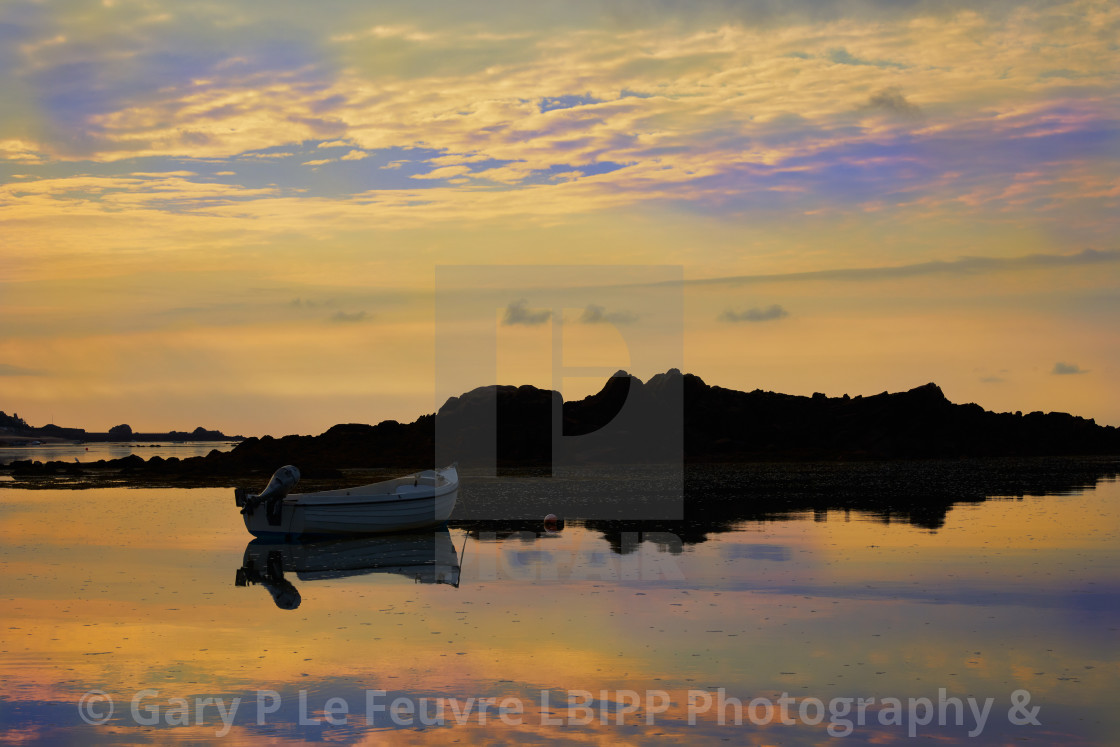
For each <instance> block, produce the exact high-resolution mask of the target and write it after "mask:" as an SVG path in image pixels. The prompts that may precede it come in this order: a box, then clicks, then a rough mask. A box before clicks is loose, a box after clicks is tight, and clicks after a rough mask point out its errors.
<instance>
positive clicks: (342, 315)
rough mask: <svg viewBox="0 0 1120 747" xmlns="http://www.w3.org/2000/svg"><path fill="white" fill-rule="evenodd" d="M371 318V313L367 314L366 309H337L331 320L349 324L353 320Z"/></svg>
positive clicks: (360, 320) (361, 320)
mask: <svg viewBox="0 0 1120 747" xmlns="http://www.w3.org/2000/svg"><path fill="white" fill-rule="evenodd" d="M369 318H370V316H369V314H367V313H366V312H364V311H354V312H346V311H336V312H334V314H332V315H331V317H330V321H332V322H340V323H344V324H348V323H351V322H364V321H366V320H367V319H369Z"/></svg>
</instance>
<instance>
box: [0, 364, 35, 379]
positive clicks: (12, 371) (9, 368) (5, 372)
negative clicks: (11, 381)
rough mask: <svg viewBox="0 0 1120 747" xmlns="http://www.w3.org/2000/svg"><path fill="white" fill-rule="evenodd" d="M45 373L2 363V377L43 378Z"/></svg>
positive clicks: (0, 372) (0, 367)
mask: <svg viewBox="0 0 1120 747" xmlns="http://www.w3.org/2000/svg"><path fill="white" fill-rule="evenodd" d="M44 373H45V372H43V371H38V370H36V369H33V368H24V367H23V366H13V365H12V364H10V363H0V376H43V375H44Z"/></svg>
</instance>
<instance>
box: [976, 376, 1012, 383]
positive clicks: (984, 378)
mask: <svg viewBox="0 0 1120 747" xmlns="http://www.w3.org/2000/svg"><path fill="white" fill-rule="evenodd" d="M980 382H981V383H983V384H1003V383H1006V382H1007V379H1005V378H1003V377H1002V376H982V377H980Z"/></svg>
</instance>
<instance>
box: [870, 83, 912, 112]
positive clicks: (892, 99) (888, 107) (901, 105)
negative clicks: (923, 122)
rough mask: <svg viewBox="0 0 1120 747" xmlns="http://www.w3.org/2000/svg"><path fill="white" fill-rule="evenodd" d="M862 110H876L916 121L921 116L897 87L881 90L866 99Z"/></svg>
mask: <svg viewBox="0 0 1120 747" xmlns="http://www.w3.org/2000/svg"><path fill="white" fill-rule="evenodd" d="M863 108H864V109H870V110H877V111H881V112H885V113H887V114H892V115H894V116H898V117H908V118H911V119H916V118H918V117H921V116H922V109H921V107H919V106H918V105H916V104H911V103H910V102H909V101H907V99H906V97H905V96H903V95H902V89H900V88H898V87H897V86H891V87H890V88H881V89H879V90H878V91H876V92H875V93H873V94H871V96H870V97H869V98H868V99H867V103H866V104H865V105H864V107H863Z"/></svg>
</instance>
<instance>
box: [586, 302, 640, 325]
mask: <svg viewBox="0 0 1120 747" xmlns="http://www.w3.org/2000/svg"><path fill="white" fill-rule="evenodd" d="M637 320H638V316H637V314H632V313H630V312H629V311H607V310H606V309H605V308H603V307H602V306H598V305H596V304H593V303H589V304H587V308H585V309H584V310H583V313H582V314H580V317H579V321H580V323H581V324H604V323H605V324H630V323H632V322H635V321H637Z"/></svg>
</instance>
